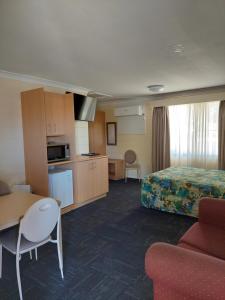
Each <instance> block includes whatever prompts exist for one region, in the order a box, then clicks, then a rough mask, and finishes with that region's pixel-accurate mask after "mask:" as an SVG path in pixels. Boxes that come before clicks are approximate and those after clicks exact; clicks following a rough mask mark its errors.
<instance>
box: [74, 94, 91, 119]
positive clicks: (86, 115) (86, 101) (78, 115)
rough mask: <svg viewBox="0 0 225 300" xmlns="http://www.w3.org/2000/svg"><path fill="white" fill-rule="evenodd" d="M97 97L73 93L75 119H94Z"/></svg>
mask: <svg viewBox="0 0 225 300" xmlns="http://www.w3.org/2000/svg"><path fill="white" fill-rule="evenodd" d="M96 105H97V99H96V98H92V97H88V96H83V95H77V94H74V113H75V120H80V121H94V119H95V111H96Z"/></svg>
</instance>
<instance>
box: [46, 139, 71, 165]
mask: <svg viewBox="0 0 225 300" xmlns="http://www.w3.org/2000/svg"><path fill="white" fill-rule="evenodd" d="M47 155H48V162H49V163H51V162H57V161H64V160H69V159H70V145H69V144H55V143H54V144H48V145H47Z"/></svg>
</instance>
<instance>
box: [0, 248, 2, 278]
mask: <svg viewBox="0 0 225 300" xmlns="http://www.w3.org/2000/svg"><path fill="white" fill-rule="evenodd" d="M0 278H2V244H0Z"/></svg>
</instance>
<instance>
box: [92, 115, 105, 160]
mask: <svg viewBox="0 0 225 300" xmlns="http://www.w3.org/2000/svg"><path fill="white" fill-rule="evenodd" d="M88 127H89V128H88V131H89V149H90V152H94V153H98V154H101V155H105V154H106V131H105V112H104V111H99V110H97V111H96V114H95V120H94V121H93V122H89V123H88Z"/></svg>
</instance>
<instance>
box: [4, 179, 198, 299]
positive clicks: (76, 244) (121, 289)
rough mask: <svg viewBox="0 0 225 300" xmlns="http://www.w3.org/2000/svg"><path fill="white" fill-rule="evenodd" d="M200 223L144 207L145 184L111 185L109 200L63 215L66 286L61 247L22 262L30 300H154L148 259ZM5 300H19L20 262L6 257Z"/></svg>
mask: <svg viewBox="0 0 225 300" xmlns="http://www.w3.org/2000/svg"><path fill="white" fill-rule="evenodd" d="M194 221H195V220H194V219H192V218H189V217H182V216H177V215H172V214H167V213H162V212H159V211H156V210H151V209H145V208H142V207H140V184H139V182H137V181H135V180H129V181H128V183H127V184H125V183H124V182H123V181H118V182H111V183H110V192H109V195H108V197H107V198H105V199H101V200H98V201H96V202H94V203H92V204H90V205H87V206H85V207H82V208H80V209H78V210H75V211H73V212H71V213H68V214H66V215H64V216H63V221H62V222H63V246H64V275H65V279H64V281H62V280H61V277H60V272H59V269H58V259H57V252H56V248H55V245H52V244H49V245H46V246H43V247H42V248H40V249H39V260H38V261H37V262H36V261H35V260H32V261H31V260H30V259H29V256H28V255H27V254H26V255H24V256H23V258H22V261H21V276H22V286H23V293H24V299H25V300H26V299H27V300H28V299H32V300H36V299H37V300H45V299H49V300H51V299H54V300H64V299H65V300H66V299H67V300H72V299H76V300H89V299H91V300H114V299H121V300H127V299H129V300H137V299H153V297H152V284H151V282H150V280H149V279H148V278H147V277H146V275H145V273H144V255H145V252H146V250H147V248H148V247H149V245H150V244H152V243H154V242H156V241H164V242H169V243H176V242H177V241H178V239H179V237H180V236H181V235H182V234H183V233H184V232H185V231H186V230H187V228H189V227H190V226H191V225H192V223H193V222H194ZM0 299H1V300H4V299H7V300H8V299H10V300H11V299H13V300H14V299H15V300H16V299H18V290H17V281H16V273H15V257H14V256H13V255H11V254H9V253H8V252H6V251H4V252H3V278H2V279H1V280H0Z"/></svg>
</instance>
